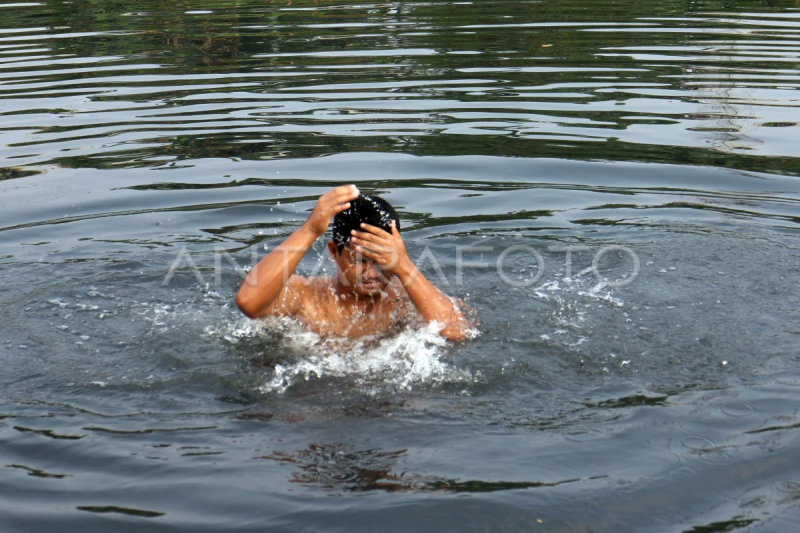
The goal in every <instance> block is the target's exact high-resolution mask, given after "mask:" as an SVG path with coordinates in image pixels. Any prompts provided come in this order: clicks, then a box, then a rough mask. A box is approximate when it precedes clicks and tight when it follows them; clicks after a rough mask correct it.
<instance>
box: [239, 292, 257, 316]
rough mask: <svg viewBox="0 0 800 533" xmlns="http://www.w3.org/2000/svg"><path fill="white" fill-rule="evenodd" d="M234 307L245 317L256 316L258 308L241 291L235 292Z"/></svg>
mask: <svg viewBox="0 0 800 533" xmlns="http://www.w3.org/2000/svg"><path fill="white" fill-rule="evenodd" d="M236 307H238V308H239V311H241V312H242V313H243V314H244V315H245V316H246V317H247V318H257V317H258V311H259V309H257V308H256V306H254V305H253V302H252V301H251V300H250V299H249V298H247V296H246V295H244V294H242V291H239V292H238V293H237V294H236Z"/></svg>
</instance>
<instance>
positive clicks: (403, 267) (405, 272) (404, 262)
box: [394, 256, 417, 285]
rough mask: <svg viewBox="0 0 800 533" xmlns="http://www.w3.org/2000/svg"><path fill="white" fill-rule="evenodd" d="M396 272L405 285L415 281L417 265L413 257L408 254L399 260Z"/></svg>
mask: <svg viewBox="0 0 800 533" xmlns="http://www.w3.org/2000/svg"><path fill="white" fill-rule="evenodd" d="M394 274H395V276H397V279H399V280H400V282H401V283H402V284H403V285H407V284H408V283H410V282H412V281H414V278H416V275H417V267H416V265H414V263H413V262H412V261H411V259H409V258H408V256H406V257H404V258H403V259H401V260H400V261H399V263H398V265H397V268H395V271H394Z"/></svg>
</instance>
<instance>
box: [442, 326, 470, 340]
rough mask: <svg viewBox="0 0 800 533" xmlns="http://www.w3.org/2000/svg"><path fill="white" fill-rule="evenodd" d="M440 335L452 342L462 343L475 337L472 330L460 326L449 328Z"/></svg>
mask: <svg viewBox="0 0 800 533" xmlns="http://www.w3.org/2000/svg"><path fill="white" fill-rule="evenodd" d="M439 335H441V336H442V337H444V338H445V339H447V340H448V341H452V342H462V341H465V340H467V339H471V338H472V337H473V335H472V332H471V330H468V329H466V328H462V327H458V326H447V327H446V328H444V329H443V330H442V331H440V332H439Z"/></svg>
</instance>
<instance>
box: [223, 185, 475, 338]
mask: <svg viewBox="0 0 800 533" xmlns="http://www.w3.org/2000/svg"><path fill="white" fill-rule="evenodd" d="M331 220H333V240H332V241H330V242H328V252H329V253H330V255H331V258H332V259H333V260H334V262H335V263H336V267H337V274H338V275H337V276H333V277H327V276H325V277H309V278H304V277H301V276H297V275H292V272H294V270H295V268H297V265H298V264H299V263H300V260H301V259H302V258H303V256H304V255H305V253H306V251H308V249H309V248H310V247H311V245H312V244H313V243H314V241H315V240H317V239H318V238H320V237H322V236H323V235H324V234H325V231H326V230H327V229H328V225H329V224H330V223H331ZM236 305H237V306H238V307H239V309H240V310H241V311H242V312H243V313H244V314H245V315H247V316H248V317H250V318H261V317H267V316H285V317H293V318H296V319H298V320H299V321H300V322H301V323H303V324H305V325H306V326H307V327H308V328H309V329H311V330H312V331H314V332H316V333H319V334H321V335H325V336H337V337H349V338H358V337H362V336H364V335H374V334H377V333H381V332H383V331H386V330H388V329H390V328H391V327H392V326H393V325H395V326H396V325H397V324H402V323H403V322H407V321H408V319H409V318H411V317H410V316H409V315H411V314H413V313H416V314H417V315H418V316H419V318H421V319H422V320H423V321H424V322H425V323H427V324H430V323H433V322H435V323H436V324H437V325H438V326H439V327H441V329H440V332H439V333H440V335H442V336H443V337H445V338H446V339H449V340H463V339H466V338H469V337H470V336H471V334H472V332H473V329H472V328H473V327H474V325H473V324H472V323H470V321H469V320H468V319H467V318H466V317H465V316H464V311H462V307H463V308H464V309H468V307H466V305H465V304H463V302H457V301H455V300H453V299H451V298H449V297H448V296H446V295H444V294H442V293H441V292H439V290H438V289H437V288H436V287H434V286H433V284H431V282H430V281H428V280H427V279H426V278H425V276H423V275H422V273H421V272H420V271H419V270H418V269H417V268H416V266H415V265H414V263H413V262H412V261H411V259H410V258H409V257H408V253H407V252H406V247H405V245H404V244H403V239H401V238H400V224H399V222H398V217H397V213H396V212H395V210H394V209H393V208H392V206H391V205H389V203H388V202H386V201H385V200H383V199H382V198H379V197H377V196H361V195H360V193H359V191H358V188H356V186H355V185H346V186H343V187H336V188H335V189H333V190H331V191H329V192H327V193H326V194H324V195H322V196H321V197H320V198H319V200H317V205H316V206H315V207H314V210H313V211H312V213H311V215H310V216H309V217H308V220H306V222H305V223H304V224H303V225H302V226H300V228H299V229H297V231H295V232H294V233H292V234H291V235H290V236H289V238H287V239H286V240H285V241H284V242H283V243H282V244H281V245H280V246H279V247H278V248H276V249H275V250H273V251H272V252H271V253H269V254H268V255H267V256H266V257H264V258H263V259H262V260H261V261H259V263H258V264H257V265H256V266H255V267H254V268H253V269H252V270H251V271H250V273H249V274H248V275H247V278H246V279H245V280H244V283H242V287H241V288H240V289H239V292H238V294H237V295H236Z"/></svg>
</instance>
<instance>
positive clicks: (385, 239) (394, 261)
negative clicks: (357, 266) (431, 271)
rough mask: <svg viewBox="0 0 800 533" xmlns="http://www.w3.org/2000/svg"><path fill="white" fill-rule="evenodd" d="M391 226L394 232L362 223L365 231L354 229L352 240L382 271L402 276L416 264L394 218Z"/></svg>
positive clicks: (358, 250)
mask: <svg viewBox="0 0 800 533" xmlns="http://www.w3.org/2000/svg"><path fill="white" fill-rule="evenodd" d="M391 226H392V232H391V233H387V232H386V231H384V230H382V229H381V228H378V227H375V226H370V225H369V224H361V229H362V230H363V231H356V230H353V231H352V232H351V235H352V236H351V238H350V241H351V242H352V243H353V244H355V245H356V251H357V252H360V253H362V254H364V257H366V258H368V259H372V260H373V261H375V263H376V264H377V265H378V266H379V267H380V268H381V270H382V271H384V272H387V273H389V274H394V275H396V276H400V275H401V274H402V273H406V272H409V273H410V271H411V270H413V268H414V265H413V264H412V263H411V260H410V259H409V257H408V252H406V245H405V244H404V243H403V239H402V238H401V237H400V232H399V231H397V225H396V224H395V221H394V220H392V222H391Z"/></svg>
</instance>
